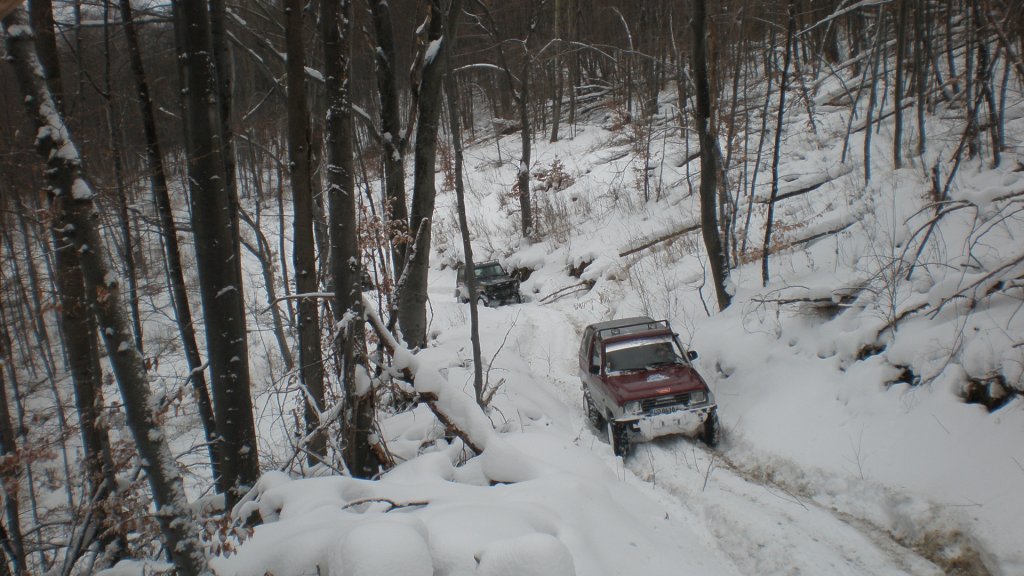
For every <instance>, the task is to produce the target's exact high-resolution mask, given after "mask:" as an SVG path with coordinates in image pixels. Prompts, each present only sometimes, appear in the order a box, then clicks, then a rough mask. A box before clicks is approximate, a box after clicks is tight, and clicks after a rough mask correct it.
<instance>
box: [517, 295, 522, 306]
mask: <svg viewBox="0 0 1024 576" xmlns="http://www.w3.org/2000/svg"><path fill="white" fill-rule="evenodd" d="M522 303H523V295H522V294H516V304H522Z"/></svg>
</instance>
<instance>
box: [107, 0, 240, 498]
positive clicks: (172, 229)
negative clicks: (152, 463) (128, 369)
mask: <svg viewBox="0 0 1024 576" xmlns="http://www.w3.org/2000/svg"><path fill="white" fill-rule="evenodd" d="M119 1H120V8H121V20H122V21H123V22H124V35H125V40H126V41H127V43H128V57H129V61H130V63H131V69H132V77H133V79H134V81H135V93H136V98H137V100H138V103H139V112H140V113H141V116H142V130H143V134H144V136H145V139H146V164H147V165H148V168H149V181H150V187H151V188H152V191H153V203H154V204H156V209H157V215H158V217H159V219H160V236H161V238H162V241H163V246H164V257H165V258H166V261H167V274H168V276H169V277H170V278H169V284H170V287H171V302H172V305H173V307H174V317H175V320H176V321H177V324H178V334H179V335H180V336H181V342H182V346H183V347H184V350H185V360H186V362H187V363H188V369H189V378H190V379H191V381H192V395H193V397H194V399H195V401H196V406H197V407H198V409H199V419H200V421H201V422H202V423H203V434H204V436H205V438H206V445H207V450H208V452H209V454H210V469H211V471H212V474H213V477H214V478H220V476H221V473H220V455H219V453H218V451H217V447H218V445H219V442H218V441H217V421H216V420H215V418H214V415H213V404H212V403H211V401H210V391H209V389H208V388H207V385H206V374H205V372H204V370H203V359H202V356H201V355H200V354H199V345H198V344H197V343H196V329H195V324H194V323H193V321H192V309H191V308H190V307H189V301H188V291H187V290H186V288H185V274H184V271H183V266H182V263H181V250H180V249H179V247H178V230H177V225H176V224H175V223H174V210H173V208H172V207H171V196H170V194H169V193H168V189H167V174H166V171H165V169H164V158H163V153H162V152H161V149H160V140H159V138H158V137H157V131H156V114H155V113H154V111H153V99H152V97H151V96H150V93H149V82H148V81H147V79H146V70H145V68H144V67H143V65H142V50H141V48H140V46H139V34H138V31H137V30H136V28H135V20H134V17H133V16H132V7H131V2H130V0H119Z"/></svg>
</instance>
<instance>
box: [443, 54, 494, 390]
mask: <svg viewBox="0 0 1024 576" xmlns="http://www.w3.org/2000/svg"><path fill="white" fill-rule="evenodd" d="M452 43H453V44H454V40H453V42H452ZM444 91H445V93H446V94H447V96H448V127H449V130H450V131H451V137H452V149H453V155H454V156H455V201H456V204H457V209H458V213H459V230H460V231H461V232H462V254H463V259H464V261H465V262H464V266H465V278H466V290H467V291H468V292H469V341H470V344H471V346H472V348H473V391H474V393H475V395H476V403H477V404H478V405H479V406H480V408H481V409H485V408H486V406H485V402H484V377H483V360H482V358H481V351H480V316H479V311H478V309H477V306H478V304H479V303H478V302H477V286H476V274H474V273H473V270H474V264H473V244H472V243H471V242H470V239H469V238H470V237H469V221H468V219H467V218H466V191H465V183H464V182H463V179H462V170H463V158H462V156H463V155H462V125H461V124H460V123H459V95H458V91H457V89H456V86H455V78H454V76H453V75H452V73H451V72H450V71H448V72H447V73H446V74H445V78H444Z"/></svg>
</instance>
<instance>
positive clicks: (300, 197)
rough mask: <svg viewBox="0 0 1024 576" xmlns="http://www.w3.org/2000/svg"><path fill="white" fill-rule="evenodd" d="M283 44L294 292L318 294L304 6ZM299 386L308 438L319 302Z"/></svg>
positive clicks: (315, 414) (310, 307)
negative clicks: (292, 219)
mask: <svg viewBox="0 0 1024 576" xmlns="http://www.w3.org/2000/svg"><path fill="white" fill-rule="evenodd" d="M284 14H285V35H286V36H285V38H286V49H287V53H288V62H287V66H288V160H289V166H290V168H291V183H292V203H293V207H294V213H295V214H294V224H293V231H294V236H293V240H292V241H293V258H294V263H295V291H296V292H297V293H298V294H307V293H311V292H316V291H317V287H318V285H319V283H318V281H317V278H318V275H317V270H316V253H315V243H314V240H313V187H312V170H311V167H312V163H311V158H310V144H311V142H310V134H309V111H308V109H307V105H306V51H305V47H304V44H303V33H302V1H301V0H286V1H285V5H284ZM298 324H299V330H298V335H299V385H300V386H302V388H303V392H304V394H305V395H306V402H305V407H306V408H305V420H306V433H307V434H309V433H311V432H313V431H314V430H316V429H317V428H318V427H319V426H320V412H321V411H323V407H324V369H323V355H322V351H321V349H320V345H321V343H320V316H319V313H318V307H317V302H316V300H313V299H312V298H301V299H300V300H299V306H298ZM326 446H327V442H326V439H325V438H324V437H322V436H318V437H316V438H315V439H313V440H312V441H311V442H310V444H309V448H308V450H309V463H310V465H312V464H316V463H317V461H319V460H321V459H323V457H324V456H325V454H326Z"/></svg>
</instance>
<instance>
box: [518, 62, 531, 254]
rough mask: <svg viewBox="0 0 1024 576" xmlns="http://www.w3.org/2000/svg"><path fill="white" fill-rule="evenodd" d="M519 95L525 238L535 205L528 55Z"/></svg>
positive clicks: (521, 204) (520, 184) (521, 206)
mask: <svg viewBox="0 0 1024 576" xmlns="http://www.w3.org/2000/svg"><path fill="white" fill-rule="evenodd" d="M520 74H522V76H521V77H520V79H519V81H520V86H519V95H518V96H517V98H516V102H517V103H518V104H519V129H520V130H519V138H520V142H521V144H522V148H521V150H522V153H521V155H520V157H519V172H518V173H517V174H516V189H517V190H518V192H519V215H520V224H521V226H522V230H520V231H521V232H522V234H523V238H530V237H531V236H532V235H533V232H534V230H533V226H534V223H533V203H532V201H531V198H530V144H532V142H531V139H532V137H533V130H532V129H531V128H530V58H529V55H526V57H525V58H524V61H523V69H522V71H521V72H520Z"/></svg>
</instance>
